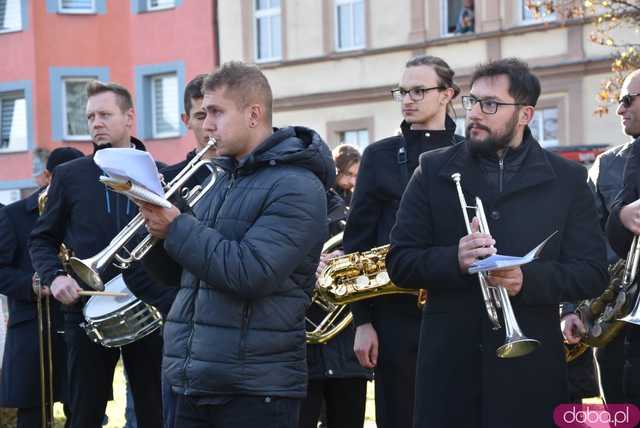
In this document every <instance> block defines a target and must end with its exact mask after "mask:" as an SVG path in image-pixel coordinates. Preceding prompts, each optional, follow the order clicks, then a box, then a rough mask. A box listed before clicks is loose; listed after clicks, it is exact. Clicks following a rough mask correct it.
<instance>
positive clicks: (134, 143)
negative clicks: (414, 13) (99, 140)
mask: <svg viewBox="0 0 640 428" xmlns="http://www.w3.org/2000/svg"><path fill="white" fill-rule="evenodd" d="M129 141H130V142H131V145H132V146H133V148H134V149H136V150H142V151H143V152H146V151H147V149H146V147H145V146H144V144H142V141H140V140H138V139H137V138H136V137H130V140H129ZM112 147H113V146H112V145H111V143H107V144H102V145H100V146H99V145H97V144H96V143H93V154H94V155H95V154H96V152H97V151H98V150H102V149H110V148H112Z"/></svg>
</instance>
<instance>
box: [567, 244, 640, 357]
mask: <svg viewBox="0 0 640 428" xmlns="http://www.w3.org/2000/svg"><path fill="white" fill-rule="evenodd" d="M639 249H640V246H638V245H637V244H636V240H634V244H632V245H631V251H629V255H628V257H627V260H629V262H628V261H625V260H618V261H617V262H616V263H615V264H613V265H611V266H609V276H610V280H609V285H608V286H607V288H606V289H605V290H604V292H603V293H602V294H601V295H600V296H598V297H596V298H594V299H590V300H584V301H582V302H580V303H579V304H578V307H577V308H576V311H575V312H576V315H577V316H578V317H579V318H580V320H581V321H582V323H583V324H584V327H585V329H586V330H587V333H586V334H585V335H584V337H583V338H582V340H581V341H580V342H579V343H577V344H575V345H565V356H566V360H567V362H570V361H573V360H574V359H576V358H578V357H579V356H580V355H582V354H583V353H584V352H585V351H587V349H589V347H594V348H602V347H604V346H606V345H607V344H609V342H611V341H612V340H613V339H614V338H615V337H616V336H617V335H618V333H620V331H621V330H622V328H623V327H624V326H625V322H624V320H621V318H623V317H625V316H626V315H628V314H629V313H630V312H631V309H632V306H633V303H634V298H635V296H637V294H638V293H637V291H638V285H637V281H636V280H635V279H636V275H635V273H636V272H635V271H636V270H637V264H638V254H637V252H638V250H639ZM633 260H635V266H634V261H633Z"/></svg>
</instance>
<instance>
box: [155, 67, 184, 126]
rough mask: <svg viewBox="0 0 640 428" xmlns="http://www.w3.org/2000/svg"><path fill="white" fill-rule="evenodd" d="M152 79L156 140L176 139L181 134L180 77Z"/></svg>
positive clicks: (171, 75) (167, 75)
mask: <svg viewBox="0 0 640 428" xmlns="http://www.w3.org/2000/svg"><path fill="white" fill-rule="evenodd" d="M150 79H151V123H152V132H153V137H154V138H164V137H174V136H177V135H179V133H180V128H179V127H180V122H179V118H180V111H179V109H180V107H179V96H178V76H177V75H176V74H175V73H173V74H165V75H160V76H153V77H151V78H150Z"/></svg>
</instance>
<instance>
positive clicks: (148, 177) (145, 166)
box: [93, 148, 164, 197]
mask: <svg viewBox="0 0 640 428" xmlns="http://www.w3.org/2000/svg"><path fill="white" fill-rule="evenodd" d="M93 160H94V161H95V163H96V165H98V166H99V167H100V168H101V169H102V170H103V171H104V172H105V173H106V174H107V175H108V176H109V177H112V178H115V179H124V180H131V182H133V183H134V184H137V185H139V186H142V187H144V188H145V189H147V190H150V191H152V192H153V193H155V194H156V195H158V196H160V197H164V191H163V190H162V184H161V183H160V178H159V174H158V167H156V163H155V162H154V160H153V158H152V157H151V155H150V154H149V153H147V152H144V151H142V150H136V149H114V148H109V149H102V150H98V151H97V152H96V154H95V156H94V157H93Z"/></svg>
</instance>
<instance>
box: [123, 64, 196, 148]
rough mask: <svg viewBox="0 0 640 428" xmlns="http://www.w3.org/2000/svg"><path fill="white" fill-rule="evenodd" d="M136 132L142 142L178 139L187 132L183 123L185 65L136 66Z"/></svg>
mask: <svg viewBox="0 0 640 428" xmlns="http://www.w3.org/2000/svg"><path fill="white" fill-rule="evenodd" d="M135 82H136V86H135V106H136V113H137V114H136V132H137V133H138V136H139V137H140V138H142V139H145V138H146V139H154V138H175V137H179V136H180V135H182V134H184V133H185V132H186V128H185V127H184V125H183V124H182V122H181V121H180V112H181V103H180V95H181V93H182V88H184V86H185V82H184V63H183V62H181V61H176V62H168V63H163V64H150V65H137V66H136V67H135Z"/></svg>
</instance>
